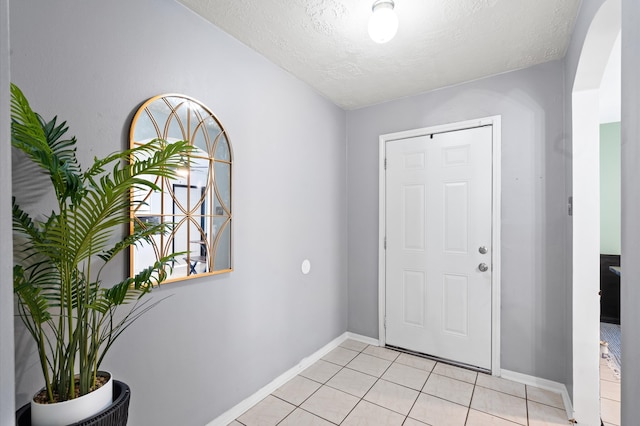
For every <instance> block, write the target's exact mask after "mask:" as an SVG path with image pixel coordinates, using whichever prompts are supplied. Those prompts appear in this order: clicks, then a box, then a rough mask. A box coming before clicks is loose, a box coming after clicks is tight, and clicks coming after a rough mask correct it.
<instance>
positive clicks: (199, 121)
mask: <svg viewBox="0 0 640 426" xmlns="http://www.w3.org/2000/svg"><path fill="white" fill-rule="evenodd" d="M153 139H162V140H164V141H166V143H169V144H170V143H173V142H176V141H181V140H182V141H188V142H189V144H190V145H192V146H193V147H194V149H193V150H192V151H190V153H189V154H188V155H187V156H185V158H184V163H183V166H181V167H180V169H179V170H177V172H178V175H179V176H178V178H177V179H172V180H170V179H168V178H165V177H158V178H157V179H155V182H156V184H157V185H158V187H159V188H160V190H156V191H152V190H148V191H141V190H132V193H131V197H132V205H133V206H134V207H133V208H132V210H131V218H132V221H131V228H130V232H131V233H133V230H134V229H135V227H136V226H142V227H144V226H145V224H149V223H160V222H162V223H172V229H171V231H170V232H169V233H168V234H166V235H158V236H155V237H153V239H152V240H151V241H150V242H149V244H146V245H143V246H132V247H131V249H130V272H131V276H134V275H135V274H136V273H138V272H140V270H142V269H143V268H146V267H147V266H149V265H151V264H153V263H154V262H155V261H156V260H157V259H160V258H162V257H165V256H168V255H170V254H173V253H182V254H180V255H178V256H175V258H174V262H173V264H172V267H171V268H168V269H167V273H168V278H167V280H166V281H165V283H169V282H175V281H182V280H186V279H191V278H197V277H202V276H207V275H216V274H222V273H227V272H231V271H233V262H232V260H233V259H232V254H233V251H232V240H233V233H232V222H233V215H232V191H231V189H232V176H233V174H232V165H233V152H232V147H231V143H230V142H229V138H228V136H227V132H226V130H225V129H224V127H223V125H222V123H221V122H220V120H218V118H217V117H216V116H215V114H214V113H213V112H212V111H211V110H210V109H209V108H208V107H207V106H206V105H204V104H203V103H201V102H200V101H198V100H196V99H194V98H192V97H190V96H185V95H181V94H174V93H169V94H162V95H157V96H154V97H152V98H150V99H148V100H147V101H145V102H144V103H143V104H142V105H141V106H140V108H138V110H137V112H136V113H135V115H134V117H133V120H132V122H131V128H130V132H129V141H130V147H131V148H135V147H138V146H141V145H144V144H145V143H148V142H149V141H151V140H153Z"/></svg>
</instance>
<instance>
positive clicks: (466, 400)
mask: <svg viewBox="0 0 640 426" xmlns="http://www.w3.org/2000/svg"><path fill="white" fill-rule="evenodd" d="M422 392H424V393H428V394H429V395H433V396H437V397H438V398H442V399H446V400H447V401H451V402H455V403H456V404H460V405H464V406H465V407H468V406H469V404H470V403H471V395H472V394H473V385H472V384H471V383H467V382H463V381H460V380H456V379H452V378H451V377H446V376H441V375H439V374H435V373H433V374H431V375H430V376H429V380H427V383H426V384H425V385H424V388H423V389H422Z"/></svg>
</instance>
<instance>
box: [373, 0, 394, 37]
mask: <svg viewBox="0 0 640 426" xmlns="http://www.w3.org/2000/svg"><path fill="white" fill-rule="evenodd" d="M394 6H395V5H394V3H393V1H392V0H377V1H376V2H375V3H373V7H372V9H373V14H372V15H371V18H370V19H369V37H371V39H372V40H373V41H375V42H376V43H386V42H388V41H389V40H391V39H392V38H393V37H395V35H396V33H397V32H398V16H397V15H396V13H395V12H394V11H393V7H394Z"/></svg>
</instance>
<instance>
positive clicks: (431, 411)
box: [409, 393, 469, 426]
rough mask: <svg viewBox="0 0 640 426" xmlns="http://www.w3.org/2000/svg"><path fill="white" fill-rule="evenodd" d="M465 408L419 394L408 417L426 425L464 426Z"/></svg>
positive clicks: (466, 409)
mask: <svg viewBox="0 0 640 426" xmlns="http://www.w3.org/2000/svg"><path fill="white" fill-rule="evenodd" d="M468 410H469V409H468V408H467V407H463V406H462V405H459V404H455V403H453V402H449V401H445V400H444V399H440V398H436V397H435V396H431V395H427V394H425V393H421V394H420V395H419V396H418V400H417V401H416V403H415V405H414V406H413V408H412V409H411V412H410V413H409V417H411V418H413V419H416V420H419V421H421V422H424V423H426V424H428V425H438V426H464V423H465V420H466V418H467V411H468Z"/></svg>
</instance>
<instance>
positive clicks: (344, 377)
mask: <svg viewBox="0 0 640 426" xmlns="http://www.w3.org/2000/svg"><path fill="white" fill-rule="evenodd" d="M376 380H378V379H377V378H376V377H373V376H370V375H368V374H364V373H361V372H359V371H355V370H351V369H350V368H343V369H342V370H340V371H339V372H338V374H336V375H335V376H333V377H332V378H331V380H329V381H328V382H327V386H331V387H332V388H335V389H338V390H341V391H343V392H346V393H348V394H351V395H353V396H357V397H358V398H362V397H363V396H364V395H365V394H366V393H367V392H368V391H369V389H371V386H373V384H374V383H375V382H376Z"/></svg>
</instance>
